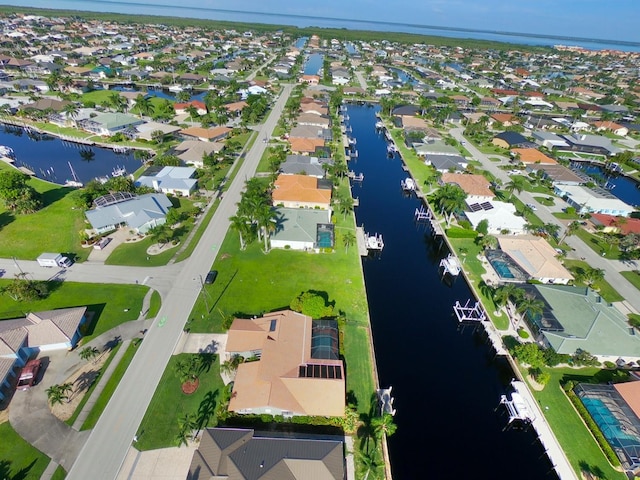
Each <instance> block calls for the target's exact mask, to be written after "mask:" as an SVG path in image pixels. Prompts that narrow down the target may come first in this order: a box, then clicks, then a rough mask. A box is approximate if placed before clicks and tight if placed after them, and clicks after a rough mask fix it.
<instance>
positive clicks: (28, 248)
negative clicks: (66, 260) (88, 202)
mask: <svg viewBox="0 0 640 480" xmlns="http://www.w3.org/2000/svg"><path fill="white" fill-rule="evenodd" d="M7 168H10V167H9V166H7V165H6V164H5V163H3V162H0V169H7ZM28 183H29V185H31V186H32V187H33V188H35V189H36V190H37V191H38V192H40V193H41V194H42V201H43V205H44V208H42V209H41V210H39V211H38V212H35V213H31V214H27V215H14V214H13V213H12V212H10V211H8V210H6V209H5V208H4V206H3V205H2V204H1V202H0V257H3V258H10V257H16V258H18V259H24V260H35V259H36V258H37V257H38V256H39V255H40V254H41V253H42V252H61V253H69V254H73V255H72V256H75V258H76V261H84V260H86V259H87V257H88V256H89V249H83V248H82V247H81V246H80V236H79V235H78V232H79V231H80V230H81V229H83V228H84V227H85V222H84V211H83V210H81V209H78V208H75V207H74V205H73V203H72V202H71V200H70V199H69V196H68V194H69V192H71V191H72V189H70V188H65V187H60V186H59V185H54V184H52V183H48V182H43V181H42V180H38V179H34V178H32V179H30V180H29V181H28ZM54 232H55V234H54Z"/></svg>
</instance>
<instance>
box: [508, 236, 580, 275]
mask: <svg viewBox="0 0 640 480" xmlns="http://www.w3.org/2000/svg"><path fill="white" fill-rule="evenodd" d="M496 238H497V239H498V244H499V245H500V250H502V251H503V252H504V253H506V254H507V255H508V256H509V257H510V258H511V260H513V261H514V262H515V263H516V264H517V265H518V266H519V267H520V268H521V269H522V270H523V271H524V272H526V273H527V275H529V278H531V279H533V280H537V281H539V282H542V283H555V284H561V285H566V284H567V283H569V282H570V281H571V280H573V275H571V272H569V270H567V269H566V268H565V267H564V265H562V263H561V262H560V261H559V260H558V259H557V258H556V257H557V255H558V253H557V252H556V251H555V249H554V248H553V247H552V246H551V245H549V243H548V242H547V241H546V240H545V239H544V238H542V237H537V236H535V235H497V236H496Z"/></svg>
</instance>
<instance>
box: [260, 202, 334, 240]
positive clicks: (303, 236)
mask: <svg viewBox="0 0 640 480" xmlns="http://www.w3.org/2000/svg"><path fill="white" fill-rule="evenodd" d="M276 212H277V217H276V218H277V224H276V230H275V232H273V233H272V234H271V236H270V241H271V247H272V248H290V249H292V250H305V251H311V250H317V249H319V248H333V247H334V229H333V224H332V223H331V210H322V209H315V208H314V209H310V208H284V207H278V208H276Z"/></svg>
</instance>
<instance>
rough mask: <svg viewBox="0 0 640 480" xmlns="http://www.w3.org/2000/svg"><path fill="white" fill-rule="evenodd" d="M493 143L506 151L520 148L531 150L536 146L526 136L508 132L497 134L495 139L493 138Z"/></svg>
mask: <svg viewBox="0 0 640 480" xmlns="http://www.w3.org/2000/svg"><path fill="white" fill-rule="evenodd" d="M491 143H493V144H494V145H496V146H498V147H502V148H506V149H510V148H518V147H522V148H530V147H532V146H533V147H535V144H533V143H532V142H530V141H529V140H527V138H526V137H525V136H524V135H522V134H520V133H518V132H511V131H506V132H502V133H499V134H497V135H496V136H495V137H493V140H491Z"/></svg>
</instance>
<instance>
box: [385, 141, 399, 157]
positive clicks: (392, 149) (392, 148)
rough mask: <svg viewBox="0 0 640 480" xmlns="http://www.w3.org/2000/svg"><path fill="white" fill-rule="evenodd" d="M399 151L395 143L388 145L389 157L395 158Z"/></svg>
mask: <svg viewBox="0 0 640 480" xmlns="http://www.w3.org/2000/svg"><path fill="white" fill-rule="evenodd" d="M397 151H398V148H397V147H396V146H395V145H394V144H393V143H390V144H389V145H387V154H388V155H390V156H394V155H395V154H396V152H397Z"/></svg>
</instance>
